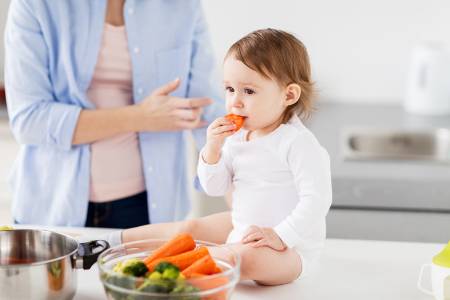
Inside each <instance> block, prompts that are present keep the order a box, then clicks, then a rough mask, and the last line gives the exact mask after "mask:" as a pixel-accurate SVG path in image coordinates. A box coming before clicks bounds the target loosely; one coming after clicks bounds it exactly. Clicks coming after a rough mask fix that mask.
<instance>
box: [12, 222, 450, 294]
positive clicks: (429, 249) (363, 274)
mask: <svg viewBox="0 0 450 300" xmlns="http://www.w3.org/2000/svg"><path fill="white" fill-rule="evenodd" d="M20 227H23V226H20ZM52 229H53V230H56V231H60V232H65V233H69V234H72V235H81V238H80V237H79V238H80V239H82V240H85V239H86V238H88V237H93V236H96V235H98V234H102V233H106V232H108V231H109V230H105V229H93V228H52ZM443 247H444V245H442V244H428V243H407V242H385V241H363V240H340V239H329V240H327V242H326V247H325V249H324V252H323V255H322V260H321V268H320V270H319V271H318V272H317V274H316V276H314V277H310V278H305V279H303V280H298V281H296V282H294V283H291V284H287V285H283V286H276V287H262V286H257V285H255V284H253V283H252V282H243V283H240V284H238V286H237V287H236V290H235V292H234V294H233V296H232V299H233V300H255V299H258V300H275V299H276V300H283V299H302V300H309V299H311V300H322V299H323V300H326V299H330V300H331V299H333V300H336V299H346V300H351V299H355V300H356V299H358V300H359V299H366V300H368V299H374V300H375V299H377V300H379V299H383V300H390V299H408V300H422V299H423V300H431V299H432V298H430V296H427V295H425V294H422V293H421V292H420V291H419V290H418V289H417V287H416V285H417V278H418V274H419V270H420V267H421V265H422V264H423V263H428V262H429V261H431V258H432V256H434V255H435V254H436V253H438V252H439V251H440V250H441V249H442V248H443ZM105 298H106V297H105V293H104V291H103V287H102V285H101V283H100V280H99V279H98V270H97V267H96V265H94V266H93V267H92V269H91V270H89V271H81V270H80V271H78V291H77V294H76V296H75V300H90V299H92V300H93V299H105Z"/></svg>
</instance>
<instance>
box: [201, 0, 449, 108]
mask: <svg viewBox="0 0 450 300" xmlns="http://www.w3.org/2000/svg"><path fill="white" fill-rule="evenodd" d="M203 3H204V6H205V10H206V14H207V17H208V19H209V23H210V26H211V31H212V34H213V42H214V46H215V47H216V49H217V53H218V56H219V57H220V58H222V57H223V54H224V53H225V51H226V49H227V47H228V46H229V45H231V43H232V42H233V41H235V40H236V39H238V38H239V37H241V36H242V35H244V34H246V33H247V32H249V31H251V30H254V29H258V28H264V27H275V28H282V29H285V30H288V31H291V32H293V33H295V34H296V35H297V36H298V37H299V38H300V39H301V40H302V41H303V42H304V43H305V45H306V46H307V48H308V49H309V52H310V56H311V60H312V65H313V70H314V77H315V79H316V81H317V83H318V86H319V88H320V90H321V95H322V98H326V99H328V100H332V101H352V102H361V101H364V102H387V103H395V102H399V101H401V98H402V97H403V93H404V82H405V76H406V73H407V69H408V60H409V53H410V50H411V47H413V45H415V44H416V43H418V42H421V41H428V40H438V41H445V42H450V18H449V11H450V1H445V0H430V1H423V0H396V1H390V0H379V1H375V0H373V1H367V0H366V1H364V0H363V1H361V0H340V1H333V0H314V1H312V0H309V1H307V0H300V1H292V0H280V1H260V0H247V1H239V0H229V1H203Z"/></svg>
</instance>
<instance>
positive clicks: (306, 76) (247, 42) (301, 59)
mask: <svg viewBox="0 0 450 300" xmlns="http://www.w3.org/2000/svg"><path fill="white" fill-rule="evenodd" d="M229 56H233V57H234V58H235V59H237V60H239V61H241V62H242V63H243V64H245V65H246V66H247V67H249V68H250V69H252V70H254V71H256V72H258V73H259V74H261V75H262V76H264V77H266V78H269V79H273V80H276V81H277V82H278V84H279V85H280V86H282V87H286V86H288V85H289V84H291V83H296V84H298V85H299V86H300V87H301V89H302V91H301V95H300V98H299V100H298V101H297V102H296V103H295V104H292V105H290V106H288V107H287V108H286V110H285V112H284V116H283V123H286V122H287V121H288V120H289V119H290V118H291V116H292V115H293V114H294V113H296V114H298V115H299V116H300V117H301V118H308V117H309V116H310V115H311V113H312V111H313V105H312V102H313V98H314V95H315V91H314V83H313V82H312V80H311V66H310V62H309V56H308V52H307V51H306V48H305V46H304V45H303V43H302V42H301V41H299V40H298V39H297V38H296V37H295V36H293V35H292V34H290V33H287V32H285V31H282V30H276V29H272V28H268V29H260V30H256V31H253V32H251V33H249V34H247V35H246V36H244V37H243V38H241V39H240V40H238V41H237V42H235V43H234V44H233V45H232V46H231V47H230V49H229V50H228V52H227V55H226V56H225V58H227V57H229Z"/></svg>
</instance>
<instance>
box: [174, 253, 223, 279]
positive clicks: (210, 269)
mask: <svg viewBox="0 0 450 300" xmlns="http://www.w3.org/2000/svg"><path fill="white" fill-rule="evenodd" d="M216 268H217V265H216V262H215V261H214V259H213V258H212V257H211V255H206V256H204V257H202V258H200V259H199V260H197V261H196V262H194V263H193V264H192V265H190V266H189V267H187V268H186V269H185V270H184V271H183V272H182V274H183V275H184V276H185V277H186V278H190V277H191V275H192V274H193V273H200V274H205V275H210V274H214V272H215V271H216Z"/></svg>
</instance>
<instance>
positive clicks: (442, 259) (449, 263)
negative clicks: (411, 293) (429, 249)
mask: <svg viewBox="0 0 450 300" xmlns="http://www.w3.org/2000/svg"><path fill="white" fill-rule="evenodd" d="M426 268H431V290H429V289H427V288H425V287H423V285H422V278H423V273H424V270H425V269H426ZM449 278H450V242H448V244H447V245H446V246H445V248H444V249H443V250H442V251H441V252H440V253H438V254H437V255H436V256H434V257H433V260H432V263H431V264H425V265H423V266H422V268H421V269H420V274H419V281H418V282H417V286H418V288H419V289H420V290H421V291H422V292H424V293H426V294H429V295H431V296H434V298H435V299H436V300H444V299H450V290H449V289H448V287H447V285H448V279H449Z"/></svg>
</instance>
